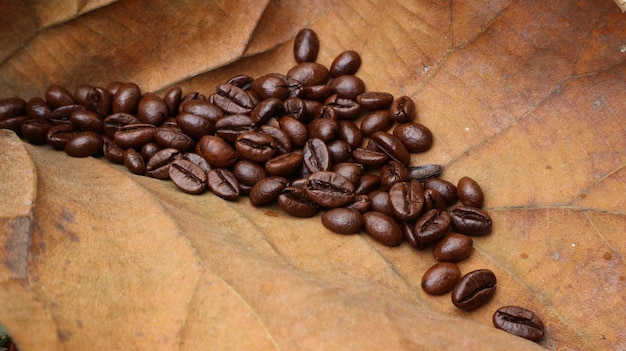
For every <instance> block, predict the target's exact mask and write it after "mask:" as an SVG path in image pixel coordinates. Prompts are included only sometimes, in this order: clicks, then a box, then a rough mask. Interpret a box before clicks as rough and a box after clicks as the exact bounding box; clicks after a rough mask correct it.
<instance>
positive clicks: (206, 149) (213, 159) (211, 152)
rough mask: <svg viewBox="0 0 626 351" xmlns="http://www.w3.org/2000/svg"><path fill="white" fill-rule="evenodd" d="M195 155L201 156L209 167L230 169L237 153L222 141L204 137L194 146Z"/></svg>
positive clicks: (207, 136) (218, 138) (209, 136)
mask: <svg viewBox="0 0 626 351" xmlns="http://www.w3.org/2000/svg"><path fill="white" fill-rule="evenodd" d="M196 147H197V149H198V151H197V153H198V154H200V155H202V156H203V157H204V158H205V159H206V160H207V162H208V163H209V165H211V167H215V168H230V167H232V165H234V164H235V162H236V161H237V153H236V152H235V149H233V148H232V146H230V145H229V144H228V143H227V142H225V141H224V139H222V138H220V137H217V136H214V135H205V136H203V137H202V138H201V139H200V141H198V143H197V144H196Z"/></svg>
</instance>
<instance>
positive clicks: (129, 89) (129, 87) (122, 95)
mask: <svg viewBox="0 0 626 351" xmlns="http://www.w3.org/2000/svg"><path fill="white" fill-rule="evenodd" d="M139 100H141V89H139V86H138V85H137V84H135V83H124V84H122V85H121V86H120V87H119V88H118V89H117V91H116V92H115V95H113V101H112V102H111V108H112V110H113V113H119V112H124V113H129V114H131V115H134V114H135V113H137V106H139ZM144 123H145V122H144Z"/></svg>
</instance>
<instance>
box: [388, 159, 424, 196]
mask: <svg viewBox="0 0 626 351" xmlns="http://www.w3.org/2000/svg"><path fill="white" fill-rule="evenodd" d="M379 173H380V186H381V187H382V188H383V189H384V190H389V189H391V187H392V186H393V185H394V184H396V183H398V182H406V181H408V180H409V173H408V171H407V169H406V166H404V165H403V164H402V163H400V162H398V161H393V160H392V161H389V162H387V164H386V165H384V166H382V167H380V172H379ZM420 187H421V185H420Z"/></svg>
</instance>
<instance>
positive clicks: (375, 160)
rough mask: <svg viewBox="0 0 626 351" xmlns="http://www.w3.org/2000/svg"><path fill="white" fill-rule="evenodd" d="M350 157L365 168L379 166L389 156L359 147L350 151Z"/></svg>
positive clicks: (385, 161)
mask: <svg viewBox="0 0 626 351" xmlns="http://www.w3.org/2000/svg"><path fill="white" fill-rule="evenodd" d="M352 158H353V159H354V160H355V161H356V162H358V163H360V164H362V165H363V166H364V167H365V168H379V167H381V166H382V165H384V164H385V163H387V161H388V160H389V157H388V156H387V155H386V154H384V153H382V152H378V151H372V150H368V149H364V148H360V147H359V148H356V149H355V150H354V151H352Z"/></svg>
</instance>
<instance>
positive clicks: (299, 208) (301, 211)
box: [278, 186, 318, 218]
mask: <svg viewBox="0 0 626 351" xmlns="http://www.w3.org/2000/svg"><path fill="white" fill-rule="evenodd" d="M278 206H279V207H280V208H281V209H282V210H283V211H285V212H286V213H287V214H289V215H291V216H294V217H300V218H305V217H313V216H315V214H316V213H317V211H318V207H317V205H316V204H315V202H313V201H311V199H309V197H308V195H307V192H306V190H305V189H304V188H301V187H293V186H290V187H286V188H285V189H284V190H283V192H282V193H281V194H280V195H278Z"/></svg>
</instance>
